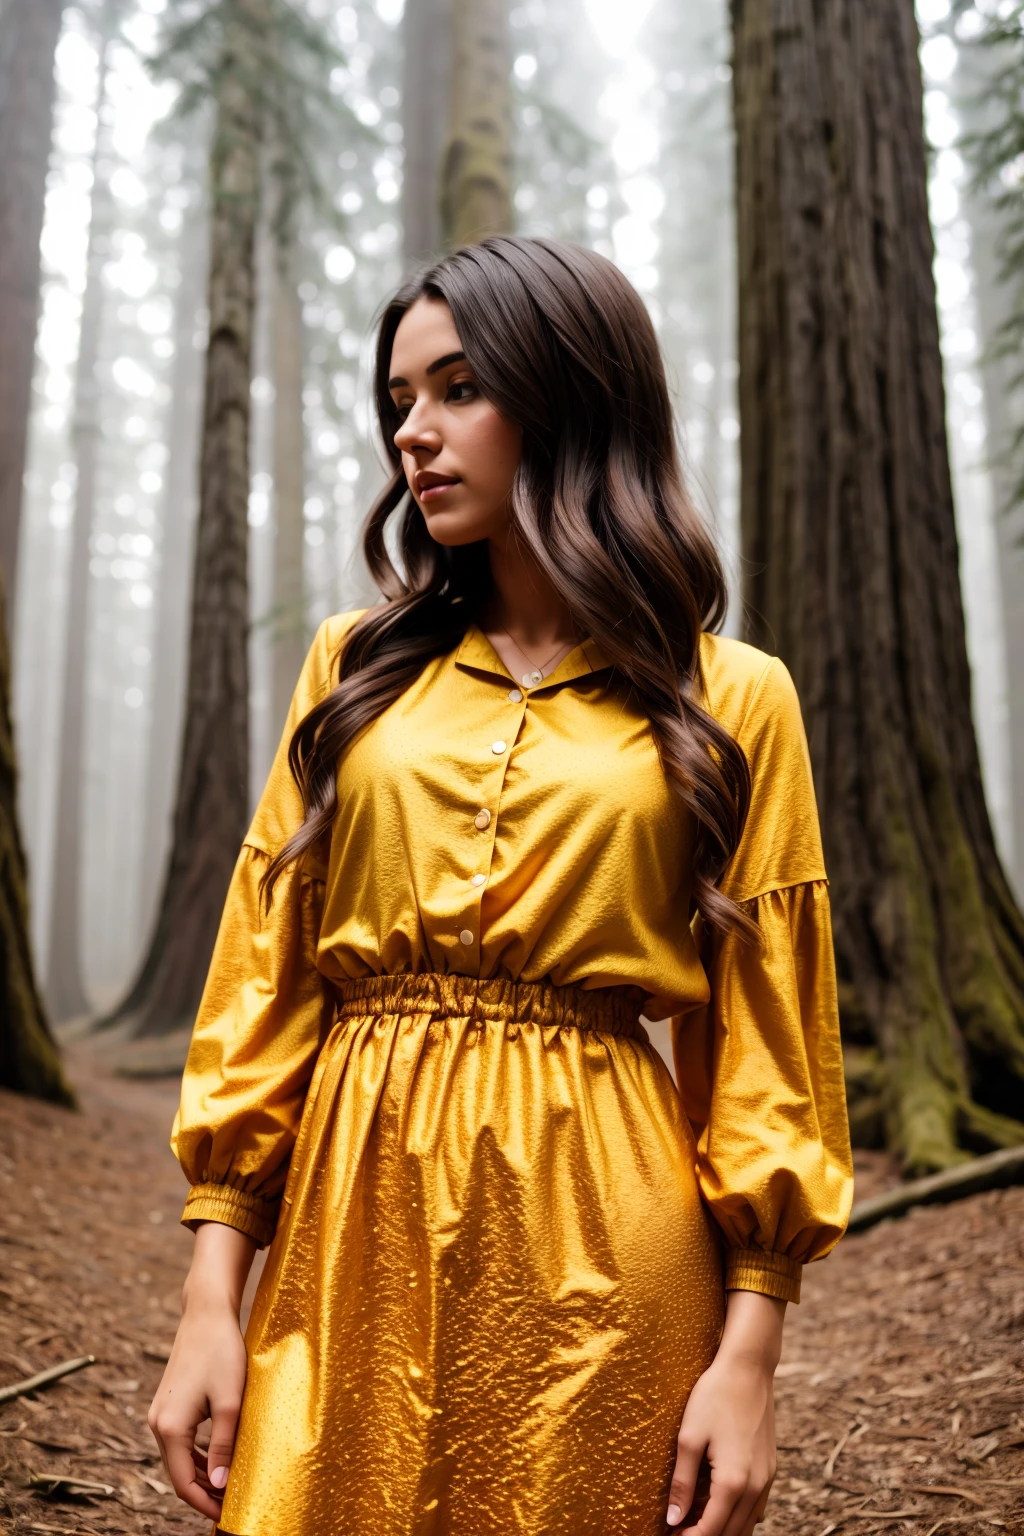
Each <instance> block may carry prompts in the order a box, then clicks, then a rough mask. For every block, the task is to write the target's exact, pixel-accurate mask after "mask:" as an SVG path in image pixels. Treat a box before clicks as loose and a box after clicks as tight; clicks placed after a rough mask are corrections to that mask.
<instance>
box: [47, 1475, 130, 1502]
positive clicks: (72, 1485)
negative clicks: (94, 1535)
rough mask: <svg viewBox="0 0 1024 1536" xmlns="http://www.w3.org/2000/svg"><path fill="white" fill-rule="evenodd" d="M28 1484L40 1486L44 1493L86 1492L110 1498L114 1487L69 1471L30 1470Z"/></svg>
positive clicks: (93, 1495)
mask: <svg viewBox="0 0 1024 1536" xmlns="http://www.w3.org/2000/svg"><path fill="white" fill-rule="evenodd" d="M28 1481H29V1486H30V1487H32V1488H40V1489H42V1491H43V1492H44V1493H47V1494H50V1493H57V1492H61V1493H72V1494H74V1493H87V1494H90V1495H91V1496H92V1497H93V1498H97V1499H99V1498H102V1499H111V1498H113V1496H114V1488H113V1486H112V1485H111V1484H110V1483H91V1482H89V1480H88V1478H84V1477H75V1476H73V1475H72V1474H71V1473H67V1474H64V1473H60V1472H30V1473H29V1478H28Z"/></svg>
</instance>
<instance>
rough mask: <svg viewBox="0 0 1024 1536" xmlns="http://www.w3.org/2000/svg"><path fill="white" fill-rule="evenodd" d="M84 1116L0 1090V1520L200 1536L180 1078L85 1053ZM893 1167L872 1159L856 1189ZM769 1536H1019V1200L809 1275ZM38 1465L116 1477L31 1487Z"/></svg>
mask: <svg viewBox="0 0 1024 1536" xmlns="http://www.w3.org/2000/svg"><path fill="white" fill-rule="evenodd" d="M70 1070H71V1075H72V1077H73V1079H74V1081H75V1083H76V1086H77V1088H78V1091H79V1094H80V1097H81V1105H82V1109H81V1113H78V1114H74V1113H69V1112H68V1111H66V1110H60V1109H55V1108H51V1107H49V1106H47V1105H43V1104H39V1103H36V1102H33V1101H32V1100H28V1099H23V1098H19V1097H17V1096H14V1095H11V1094H0V1242H2V1245H3V1246H2V1248H0V1254H2V1257H0V1386H3V1384H4V1383H7V1382H14V1381H18V1380H21V1379H23V1378H25V1377H27V1376H29V1375H31V1374H32V1373H34V1372H36V1371H39V1370H42V1369H45V1368H46V1367H47V1366H49V1365H52V1364H55V1363H57V1362H58V1361H60V1360H65V1359H69V1358H71V1357H73V1356H77V1355H84V1354H93V1355H95V1356H96V1358H97V1363H96V1364H95V1365H93V1366H90V1367H88V1368H87V1369H85V1370H83V1371H80V1372H78V1373H77V1374H75V1375H72V1376H68V1377H66V1378H65V1379H63V1380H62V1381H60V1382H59V1383H57V1384H56V1385H54V1386H51V1387H49V1388H47V1389H45V1390H42V1391H39V1392H37V1393H35V1394H34V1395H32V1396H30V1397H21V1398H18V1399H16V1400H15V1401H13V1402H8V1403H5V1404H3V1405H0V1530H4V1531H12V1532H18V1533H21V1532H30V1531H31V1532H40V1533H43V1536H78V1533H87V1536H107V1533H110V1536H115V1533H116V1536H186V1533H187V1536H200V1533H203V1536H206V1533H208V1531H209V1524H208V1522H206V1521H204V1520H202V1519H201V1518H200V1517H199V1516H198V1515H196V1514H194V1513H192V1512H191V1511H189V1510H187V1509H186V1508H185V1507H184V1506H183V1505H181V1504H179V1503H178V1502H177V1501H176V1500H175V1498H174V1496H173V1494H172V1493H171V1491H170V1489H169V1488H168V1486H167V1483H166V1477H165V1473H164V1471H163V1468H162V1466H161V1464H160V1461H159V1458H158V1457H157V1454H156V1450H155V1447H154V1445H153V1442H152V1440H151V1437H150V1434H149V1430H148V1428H147V1426H146V1408H147V1405H148V1403H149V1399H150V1397H151V1395H152V1392H153V1390H154V1388H155V1387H156V1384H157V1382H158V1380H159V1377H160V1373H161V1370H162V1362H163V1360H164V1359H165V1358H166V1355H167V1350H168V1347H169V1344H170V1341H171V1338H172V1336H173V1332H174V1327H175V1324H176V1321H177V1317H178V1308H179V1299H180V1290H181V1281H182V1278H183V1275H184V1272H185V1268H186V1265H187V1262H188V1257H189V1251H190V1246H191V1239H190V1237H189V1235H188V1234H187V1233H186V1232H185V1231H184V1230H183V1229H182V1228H181V1227H180V1226H179V1225H178V1217H179V1215H180V1211H181V1204H182V1194H183V1181H182V1178H181V1174H180V1172H179V1170H178V1168H177V1165H176V1163H175V1162H174V1160H173V1158H172V1157H171V1154H170V1152H169V1150H168V1148H167V1134H168V1129H169V1126H170V1121H171V1116H172V1114H173V1110H174V1104H175V1099H176V1092H175V1085H174V1082H173V1080H170V1079H158V1080H149V1081H139V1080H127V1079H124V1078H117V1077H113V1076H110V1075H108V1074H105V1073H104V1072H103V1071H102V1070H100V1068H99V1067H98V1065H97V1063H96V1061H95V1059H94V1058H91V1057H90V1056H89V1055H88V1054H87V1052H86V1051H85V1050H84V1048H82V1047H78V1048H76V1049H75V1050H73V1051H72V1052H71V1054H70ZM890 1179H891V1170H890V1169H889V1168H888V1166H887V1165H886V1163H885V1161H884V1159H881V1158H879V1157H872V1156H870V1155H859V1156H858V1183H859V1188H858V1194H859V1195H860V1196H863V1195H865V1194H869V1193H875V1192H876V1191H877V1189H878V1188H880V1187H882V1186H884V1184H886V1183H887V1182H889V1181H890ZM777 1402H778V1438H779V1472H778V1478H777V1481H776V1485H775V1490H774V1492H773V1495H772V1502H771V1505H770V1506H769V1513H768V1518H767V1520H766V1522H765V1524H764V1526H762V1527H761V1530H762V1531H763V1532H764V1536H827V1533H831V1532H839V1533H841V1536H873V1533H875V1532H883V1531H889V1532H900V1531H908V1532H913V1533H916V1536H938V1533H942V1536H954V1533H955V1536H960V1533H967V1536H971V1533H974V1532H978V1533H981V1532H986V1531H991V1530H994V1529H1001V1530H1004V1531H1007V1532H1009V1533H1011V1536H1024V1189H1008V1190H1002V1191H998V1192H995V1193H992V1194H986V1195H978V1196H975V1197H973V1198H972V1199H969V1200H964V1201H961V1202H960V1203H959V1204H956V1205H951V1206H943V1207H937V1206H933V1207H928V1208H923V1209H918V1210H915V1211H912V1212H911V1213H910V1214H909V1215H908V1216H907V1217H905V1218H904V1219H903V1220H901V1221H898V1222H890V1223H887V1224H885V1225H883V1226H879V1227H876V1228H874V1229H873V1230H872V1231H869V1232H866V1233H863V1234H859V1235H856V1236H852V1237H848V1238H847V1239H845V1241H844V1242H843V1243H842V1244H841V1245H840V1247H839V1249H838V1250H837V1252H836V1253H835V1254H834V1255H833V1257H832V1258H830V1259H829V1260H828V1262H827V1263H825V1264H820V1265H813V1266H812V1267H811V1268H810V1270H809V1271H808V1272H807V1275H806V1278H805V1281H804V1300H803V1302H802V1304H801V1305H800V1306H799V1307H794V1308H791V1309H790V1317H789V1322H788V1325H787V1339H786V1350H785V1356H784V1359H783V1363H782V1365H781V1367H780V1370H779V1376H778V1388H777ZM32 1473H45V1474H57V1475H64V1476H67V1475H71V1476H73V1477H74V1478H77V1479H85V1480H87V1481H89V1482H92V1483H96V1484H98V1485H100V1489H101V1490H107V1491H96V1492H95V1493H92V1494H88V1495H84V1496H82V1495H79V1496H71V1495H69V1494H67V1493H65V1494H61V1493H60V1491H59V1490H58V1492H57V1493H56V1494H54V1495H52V1496H46V1495H44V1494H43V1493H41V1492H39V1491H36V1490H33V1488H32V1487H31V1486H30V1476H31V1474H32Z"/></svg>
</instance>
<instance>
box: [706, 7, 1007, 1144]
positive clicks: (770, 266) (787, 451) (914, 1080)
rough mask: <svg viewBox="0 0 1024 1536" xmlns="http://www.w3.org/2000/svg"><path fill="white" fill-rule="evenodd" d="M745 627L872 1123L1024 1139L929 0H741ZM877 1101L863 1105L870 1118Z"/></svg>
mask: <svg viewBox="0 0 1024 1536" xmlns="http://www.w3.org/2000/svg"><path fill="white" fill-rule="evenodd" d="M732 20H733V31H734V48H735V59H734V92H735V111H736V127H737V199H738V241H739V354H740V404H741V419H742V429H743V431H742V442H741V462H742V496H741V526H742V535H743V552H744V556H745V565H746V572H747V577H746V591H745V598H746V607H747V623H748V633H749V638H750V639H751V640H753V641H754V642H755V643H757V644H760V645H762V646H764V647H765V648H766V649H769V650H772V651H776V652H778V654H779V655H781V656H782V657H783V659H784V660H785V661H786V662H787V664H788V665H789V667H790V669H791V671H792V672H793V675H794V678H795V680H796V684H797V687H798V689H799V692H800V696H801V699H802V702H803V707H804V712H805V719H806V722H807V729H808V737H809V741H810V747H811V756H812V759H813V763H814V771H815V782H816V788H817V794H818V804H819V808H820V811H821V816H822V824H823V830H824V837H825V847H826V861H827V865H828V869H829V874H830V877H831V892H832V902H833V917H834V927H835V941H836V957H837V965H838V971H839V979H840V1004H841V1011H842V1019H843V1029H844V1035H845V1037H846V1040H847V1042H848V1043H849V1045H850V1046H851V1047H852V1048H853V1059H854V1060H856V1059H857V1055H856V1053H857V1050H858V1048H860V1050H861V1052H863V1053H865V1054H866V1055H867V1057H868V1058H869V1059H871V1060H874V1061H875V1062H876V1064H877V1066H878V1070H877V1071H876V1072H873V1073H865V1072H863V1071H858V1072H857V1073H854V1074H852V1078H853V1080H854V1081H855V1082H860V1083H862V1084H864V1083H867V1084H869V1085H874V1086H876V1087H879V1088H880V1090H881V1091H880V1095H878V1096H875V1097H874V1099H872V1096H871V1095H870V1094H869V1095H868V1097H867V1100H866V1102H865V1103H862V1104H858V1103H855V1104H854V1106H853V1107H854V1111H855V1113H854V1122H855V1132H856V1131H857V1130H858V1129H859V1130H860V1131H861V1132H865V1131H866V1130H867V1127H868V1125H869V1124H870V1123H871V1122H872V1121H873V1122H874V1123H875V1124H877V1125H880V1126H882V1127H883V1128H884V1132H885V1134H886V1135H887V1138H888V1140H889V1143H890V1145H892V1146H893V1147H895V1148H896V1149H898V1150H899V1152H900V1153H901V1154H902V1157H903V1159H904V1163H905V1166H906V1168H907V1170H908V1171H912V1172H915V1173H925V1172H928V1171H931V1170H934V1169H939V1168H942V1167H944V1166H947V1165H950V1164H952V1163H953V1162H955V1161H957V1160H958V1159H959V1158H961V1157H962V1156H963V1150H962V1149H963V1148H964V1147H966V1146H971V1147H990V1146H1000V1145H1006V1144H1010V1143H1012V1142H1014V1141H1021V1140H1024V1126H1022V1125H1021V1124H1019V1123H1018V1122H1016V1121H1014V1120H1010V1119H1009V1118H1007V1114H1008V1111H1009V1110H1010V1109H1011V1108H1012V1107H1013V1106H1014V1105H1016V1106H1017V1113H1019V1105H1020V1103H1021V1084H1022V1083H1024V920H1022V917H1021V914H1020V912H1019V911H1018V909H1017V907H1016V905H1015V903H1014V901H1013V898H1012V895H1011V893H1010V890H1009V888H1008V886H1007V882H1006V879H1005V876H1004V874H1003V871H1002V869H1001V867H1000V864H999V859H998V856H997V853H996V849H995V845H994V841H993V837H992V831H991V826H990V823H989V817H988V812H987V808H986V805H985V800H984V794H983V789H982V780H981V771H980V765H979V760H978V750H977V744H976V741H975V736H974V727H973V722H972V717H971V685H970V674H969V670H968V662H967V652H966V645H965V638H964V619H963V610H962V605H961V596H960V584H959V577H958V551H957V542H956V531H955V525H954V517H953V498H952V489H951V483H950V475H949V464H948V455H947V446H946V428H945V400H944V393H943V382H942V367H941V358H940V353H939V334H938V321H937V315H936V304H935V291H934V282H933V277H932V258H933V247H932V238H931V230H930V226H929V222H928V207H927V198H926V168H925V150H924V138H923V127H922V87H921V75H920V69H919V65H918V58H917V46H918V33H917V26H916V22H915V18H914V6H913V0H858V3H857V4H856V5H855V6H851V5H848V4H846V3H845V0H732ZM858 1122H859V1124H858Z"/></svg>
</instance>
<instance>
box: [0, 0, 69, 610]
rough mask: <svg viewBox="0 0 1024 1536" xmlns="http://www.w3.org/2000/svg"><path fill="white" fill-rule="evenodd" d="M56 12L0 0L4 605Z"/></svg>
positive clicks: (39, 2) (24, 410)
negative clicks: (0, 7) (1, 6)
mask: <svg viewBox="0 0 1024 1536" xmlns="http://www.w3.org/2000/svg"><path fill="white" fill-rule="evenodd" d="M62 11H63V0H5V3H4V7H3V11H2V13H0V144H2V145H3V153H2V154H0V571H2V572H3V574H4V578H5V580H6V583H7V593H8V601H9V603H10V604H11V606H12V607H13V603H14V597H15V582H16V581H17V572H18V534H19V529H20V526H21V500H22V480H23V479H24V474H25V452H26V445H27V440H28V417H29V409H30V406H31V401H32V371H33V367H34V364H35V342H36V321H37V318H38V313H39V238H40V235H41V234H42V230H43V203H44V197H45V193H46V169H47V164H48V162H49V157H50V135H51V130H52V124H53V97H54V80H53V59H54V52H55V50H56V47H57V39H58V37H59V35H60V23H61V14H62Z"/></svg>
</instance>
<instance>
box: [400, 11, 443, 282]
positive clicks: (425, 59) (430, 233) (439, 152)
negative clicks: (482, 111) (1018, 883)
mask: <svg viewBox="0 0 1024 1536" xmlns="http://www.w3.org/2000/svg"><path fill="white" fill-rule="evenodd" d="M402 43H403V50H404V57H403V65H402V126H403V130H404V141H403V142H404V144H405V163H404V170H403V178H402V238H403V242H404V253H405V265H406V269H407V270H408V271H411V270H412V269H413V268H414V267H415V266H416V265H417V264H418V263H419V262H422V261H429V260H430V259H431V258H432V257H435V256H438V255H439V254H440V252H441V251H442V249H443V247H444V236H443V233H442V229H441V162H442V156H443V152H444V147H445V138H446V135H447V132H448V103H449V101H450V98H451V84H452V0H411V3H410V4H408V5H406V7H405V15H404V18H403V20H402Z"/></svg>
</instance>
